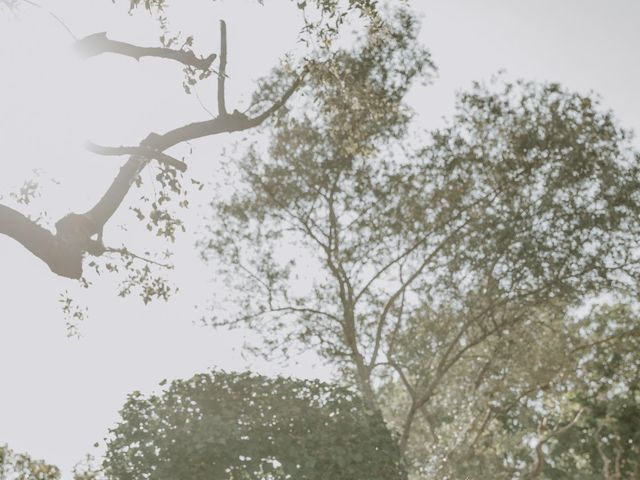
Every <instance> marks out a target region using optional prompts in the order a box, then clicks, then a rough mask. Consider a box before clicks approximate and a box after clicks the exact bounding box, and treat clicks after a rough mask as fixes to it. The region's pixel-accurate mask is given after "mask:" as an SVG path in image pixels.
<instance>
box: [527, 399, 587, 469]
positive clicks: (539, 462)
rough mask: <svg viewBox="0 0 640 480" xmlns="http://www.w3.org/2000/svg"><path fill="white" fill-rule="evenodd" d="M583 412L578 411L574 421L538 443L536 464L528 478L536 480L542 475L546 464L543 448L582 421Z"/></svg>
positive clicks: (550, 433) (547, 435) (552, 432)
mask: <svg viewBox="0 0 640 480" xmlns="http://www.w3.org/2000/svg"><path fill="white" fill-rule="evenodd" d="M582 412H583V410H582V409H581V410H580V411H578V413H577V414H576V416H575V417H574V419H573V420H571V421H570V422H569V423H567V424H566V425H565V426H564V427H562V428H558V429H556V430H553V431H551V432H549V433H547V434H546V435H545V436H544V437H542V438H541V439H540V440H539V441H538V443H537V444H536V447H535V450H536V463H535V464H534V466H533V468H532V469H531V472H530V473H529V476H528V478H536V477H538V476H539V475H540V474H541V473H542V470H543V468H544V464H545V460H544V451H543V449H542V447H544V445H545V443H547V442H548V441H549V440H551V439H552V438H555V437H558V436H560V435H562V434H563V433H564V432H566V431H567V430H569V429H570V428H571V427H573V426H574V425H575V424H576V423H577V422H578V420H579V419H580V416H581V415H582ZM540 429H542V424H541V426H540Z"/></svg>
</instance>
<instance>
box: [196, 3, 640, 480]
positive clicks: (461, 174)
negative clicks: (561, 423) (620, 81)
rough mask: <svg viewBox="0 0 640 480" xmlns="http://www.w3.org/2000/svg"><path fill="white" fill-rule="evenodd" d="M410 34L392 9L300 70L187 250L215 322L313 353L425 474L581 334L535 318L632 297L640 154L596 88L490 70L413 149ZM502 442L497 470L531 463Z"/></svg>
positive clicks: (415, 56)
mask: <svg viewBox="0 0 640 480" xmlns="http://www.w3.org/2000/svg"><path fill="white" fill-rule="evenodd" d="M415 39H416V25H415V21H414V20H413V19H412V17H411V16H410V15H407V14H400V15H399V16H398V17H396V21H395V23H394V24H393V27H391V28H389V29H387V30H385V31H384V32H375V33H374V34H372V35H369V36H368V37H367V38H364V39H361V41H360V46H359V48H358V49H356V50H354V51H350V52H346V51H345V52H342V54H341V55H338V56H336V58H335V63H334V64H333V65H334V68H335V70H336V71H339V72H341V75H340V76H338V75H335V76H330V75H313V74H312V75H310V78H309V80H308V82H307V84H306V87H305V88H308V90H303V91H304V93H305V98H306V99H307V102H306V103H305V104H303V105H299V106H298V105H296V106H291V107H288V108H285V109H281V110H280V111H279V112H278V113H277V115H276V120H275V126H274V128H273V130H272V132H271V133H272V136H271V141H270V143H269V145H268V146H266V147H264V148H263V147H262V146H261V145H252V146H250V147H248V148H247V151H246V154H245V155H244V156H243V157H242V158H241V159H240V160H237V163H238V168H237V169H235V170H232V171H234V172H236V173H237V175H238V176H239V177H241V178H242V187H241V188H240V187H239V188H238V192H237V193H236V194H235V195H233V196H232V197H231V198H226V199H222V200H220V199H215V200H214V202H213V203H212V212H213V214H212V220H211V222H210V224H209V232H208V233H209V235H208V237H207V238H204V239H203V241H202V244H201V245H202V250H203V255H204V256H205V258H207V257H210V258H212V259H215V262H216V264H219V263H220V262H221V260H222V267H221V268H220V271H221V272H223V273H224V272H226V273H227V274H228V282H229V284H231V285H234V286H235V290H236V291H237V292H238V295H237V299H234V301H237V302H239V303H238V304H239V305H240V307H238V308H236V309H235V310H234V309H233V307H231V310H232V311H231V313H230V314H229V313H228V314H227V316H224V315H223V314H220V315H219V318H216V319H214V322H213V323H214V324H225V325H231V326H233V325H248V326H250V327H251V328H253V329H255V330H257V331H260V332H261V333H262V335H263V339H264V344H263V345H262V346H263V347H265V348H264V350H263V352H264V353H265V354H266V355H269V356H271V355H273V352H274V351H275V350H280V351H284V353H287V351H288V350H289V349H291V348H295V347H298V348H302V349H310V348H312V349H315V351H317V352H318V353H319V354H320V355H322V357H323V358H324V359H325V360H326V361H327V362H330V363H332V364H333V365H336V366H337V367H338V368H339V369H341V371H342V373H344V375H345V378H347V379H349V380H350V381H351V382H352V383H353V384H354V385H356V386H357V387H358V389H359V391H360V392H361V394H362V395H363V397H364V398H365V400H366V402H367V404H368V406H369V408H372V409H380V410H382V411H385V413H386V416H387V419H388V420H389V422H390V424H391V425H392V426H393V427H395V428H397V429H398V431H399V432H400V434H401V439H400V444H401V448H402V449H403V451H405V452H406V453H407V454H408V455H409V456H410V457H411V458H413V459H414V460H415V462H416V469H417V470H419V471H422V472H423V473H424V474H427V475H428V474H431V475H436V474H441V473H442V469H443V468H445V467H446V468H449V467H447V465H449V466H451V465H452V464H453V465H454V466H455V462H457V461H460V460H461V459H464V458H465V457H464V456H462V457H455V456H451V455H448V452H449V451H451V450H453V451H455V450H456V446H457V444H458V442H460V441H463V442H468V444H473V443H474V441H475V440H474V439H478V441H480V440H485V439H486V438H488V437H487V436H486V428H487V425H490V424H491V422H493V421H495V418H496V413H497V412H499V411H500V410H501V409H504V408H506V406H507V405H509V402H514V401H515V402H516V403H519V402H523V401H525V400H531V401H532V402H533V399H535V398H536V395H537V394H538V393H539V391H540V390H541V389H542V388H543V387H544V386H545V385H547V384H552V383H554V382H556V381H559V380H560V379H561V378H562V377H561V374H562V373H563V371H564V370H563V369H564V368H565V367H566V368H569V365H575V360H576V358H577V352H579V351H580V345H579V344H576V345H574V346H571V345H570V344H569V340H570V338H563V337H562V336H558V335H556V334H552V333H549V331H547V328H548V327H552V328H553V327H556V326H558V325H560V326H563V325H570V322H571V320H570V319H571V311H572V308H573V307H576V306H578V305H580V304H582V302H585V301H587V300H589V299H592V298H594V297H597V296H599V295H603V294H608V295H613V296H615V297H618V298H635V295H636V293H637V281H638V279H639V274H640V270H639V268H638V267H639V264H638V261H639V258H638V252H639V251H640V250H638V242H639V241H640V224H639V222H638V213H639V212H640V197H639V189H638V186H639V185H638V178H639V177H638V173H639V170H638V169H639V165H638V160H639V159H640V157H639V156H638V154H637V153H636V152H634V151H633V149H632V148H631V146H630V143H629V139H630V134H629V132H627V131H625V130H624V129H622V128H620V127H619V126H618V125H617V124H616V122H615V120H614V118H613V116H612V114H611V113H610V112H606V111H602V109H601V108H600V106H599V104H598V101H597V99H593V98H591V97H588V96H583V95H580V94H577V93H573V92H569V91H567V90H565V89H563V88H562V87H561V86H559V85H557V84H554V83H548V84H536V83H531V82H517V83H508V82H505V81H502V80H500V79H498V80H496V81H495V82H494V83H493V84H491V85H488V86H487V85H483V84H476V85H474V88H473V89H472V90H471V91H470V92H468V93H464V94H461V95H460V96H459V98H458V103H457V111H456V114H455V116H454V118H453V119H452V121H451V122H450V124H449V126H447V127H446V128H443V129H441V130H438V131H435V132H432V133H431V134H430V135H429V137H428V139H427V140H426V141H424V143H423V144H422V145H419V146H415V145H414V143H416V142H415V141H414V140H413V138H415V137H413V138H412V135H411V134H410V133H409V132H410V130H409V129H408V121H409V119H410V113H409V109H408V107H407V105H406V104H404V103H403V96H404V94H405V93H406V91H407V89H408V88H409V85H410V83H411V81H412V80H415V79H417V78H420V77H421V76H422V75H424V74H425V73H426V72H428V71H429V66H430V65H429V62H428V57H425V52H424V50H422V49H421V47H420V46H419V45H417V44H416V41H415ZM275 81H277V79H275ZM230 168H233V167H230ZM311 272H313V273H311ZM310 275H311V277H312V278H310V279H307V278H308V277H309V276H310ZM230 303H231V302H230ZM627 333H628V334H636V335H637V331H636V330H629V331H628V332H627ZM283 336H286V341H283ZM575 338H576V341H583V342H586V341H587V340H586V339H584V338H582V337H581V336H580V335H578V336H577V337H575ZM533 346H536V348H533ZM538 346H539V348H537V347H538ZM547 347H548V348H547ZM574 348H577V349H578V350H572V349H574ZM550 352H553V355H551V356H550V355H549V353H550ZM572 352H573V354H574V355H573V356H571V353H572ZM523 355H526V357H523ZM531 357H533V358H531ZM564 357H570V358H568V359H567V361H566V362H564V361H563V362H562V364H561V368H556V366H555V365H554V362H553V359H559V358H564ZM518 360H519V361H518ZM500 388H504V389H505V390H504V391H503V390H501V389H500ZM570 421H572V419H570V420H569V421H568V422H565V423H566V424H567V425H568V424H569V423H570ZM534 431H535V430H534ZM418 432H419V433H418ZM460 432H462V433H460ZM418 434H419V435H420V437H419V439H418V440H417V441H415V442H412V438H414V439H415V436H416V435H418ZM502 438H504V436H503V437H502ZM425 439H428V442H427V444H429V445H430V446H431V447H433V446H434V445H436V444H437V445H438V447H437V450H438V451H439V452H441V454H438V455H433V452H434V448H429V449H428V453H427V452H425V451H424V450H422V446H423V445H424V444H425V442H424V440H425ZM448 442H450V443H449V444H448V445H444V443H448ZM503 451H504V450H503V449H502V447H501V446H498V447H496V450H495V451H494V452H491V453H492V454H493V456H492V457H490V460H491V461H492V462H494V463H495V464H496V465H495V466H496V468H497V469H501V472H502V473H501V475H503V477H496V478H514V477H513V476H514V475H525V474H526V472H527V469H528V467H529V466H530V465H531V464H532V463H533V462H534V460H533V458H532V457H531V455H530V449H529V451H528V452H527V457H526V458H524V460H522V461H518V462H516V463H515V465H511V466H509V465H505V457H503V456H501V452H503ZM442 452H444V453H442ZM496 452H498V453H496ZM454 457H455V461H454V460H453V458H454ZM507 463H508V462H507ZM485 466H486V465H485ZM507 467H508V468H511V467H517V468H519V469H520V473H517V472H514V471H513V470H510V471H509V472H510V473H506V472H507V471H508V468H507ZM476 471H477V470H476ZM486 471H487V472H489V470H486ZM507 475H511V476H507ZM438 478H440V477H438ZM441 478H454V477H453V476H446V477H445V476H443V477H441Z"/></svg>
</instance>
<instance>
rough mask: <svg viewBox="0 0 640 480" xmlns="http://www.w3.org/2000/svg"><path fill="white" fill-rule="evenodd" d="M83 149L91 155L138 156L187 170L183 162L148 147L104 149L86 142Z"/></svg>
mask: <svg viewBox="0 0 640 480" xmlns="http://www.w3.org/2000/svg"><path fill="white" fill-rule="evenodd" d="M85 148H86V149H87V150H89V151H90V152H92V153H97V154H98V155H114V156H115V155H139V156H141V157H146V158H148V159H154V160H157V161H158V162H160V163H164V164H165V165H169V166H171V167H173V168H175V169H176V170H178V171H180V172H185V171H186V170H187V164H186V163H184V162H183V161H181V160H178V159H176V158H173V157H172V156H170V155H167V154H166V153H163V152H159V151H157V150H153V149H152V148H149V147H144V146H140V147H135V146H134V147H106V146H103V145H98V144H95V143H93V142H86V143H85Z"/></svg>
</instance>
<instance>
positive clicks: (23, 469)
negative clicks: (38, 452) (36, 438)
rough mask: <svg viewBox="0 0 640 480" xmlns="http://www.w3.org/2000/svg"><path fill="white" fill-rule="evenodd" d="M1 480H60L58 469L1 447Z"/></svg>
mask: <svg viewBox="0 0 640 480" xmlns="http://www.w3.org/2000/svg"><path fill="white" fill-rule="evenodd" d="M0 479H1V480H60V470H59V469H58V467H55V466H53V465H49V464H47V463H45V462H44V461H42V460H34V459H33V458H31V457H30V456H29V455H27V454H23V453H15V452H13V451H12V450H11V449H9V447H7V446H6V445H4V446H3V445H0Z"/></svg>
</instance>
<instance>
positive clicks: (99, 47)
mask: <svg viewBox="0 0 640 480" xmlns="http://www.w3.org/2000/svg"><path fill="white" fill-rule="evenodd" d="M75 49H76V51H77V52H78V53H79V54H80V55H81V56H82V57H84V58H89V57H95V56H97V55H100V54H103V53H115V54H118V55H124V56H125V57H131V58H134V59H136V60H140V58H142V57H157V58H165V59H168V60H175V61H176V62H179V63H182V64H183V65H187V66H190V67H194V68H197V69H198V70H202V71H206V70H209V69H210V68H211V64H212V63H213V61H214V60H215V58H216V54H215V53H212V54H211V55H209V56H208V57H197V56H196V55H195V53H193V52H192V51H190V50H174V49H171V48H163V47H138V46H137V45H132V44H130V43H125V42H118V41H115V40H109V39H108V38H107V34H106V32H100V33H94V34H93V35H89V36H88V37H84V38H81V39H80V40H78V41H77V42H76V44H75Z"/></svg>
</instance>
